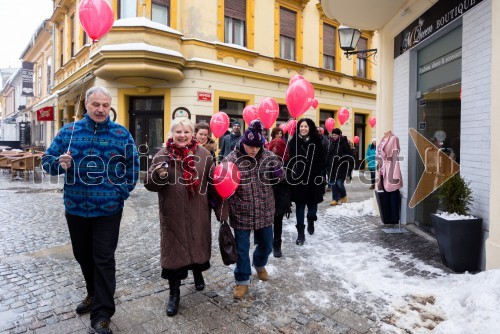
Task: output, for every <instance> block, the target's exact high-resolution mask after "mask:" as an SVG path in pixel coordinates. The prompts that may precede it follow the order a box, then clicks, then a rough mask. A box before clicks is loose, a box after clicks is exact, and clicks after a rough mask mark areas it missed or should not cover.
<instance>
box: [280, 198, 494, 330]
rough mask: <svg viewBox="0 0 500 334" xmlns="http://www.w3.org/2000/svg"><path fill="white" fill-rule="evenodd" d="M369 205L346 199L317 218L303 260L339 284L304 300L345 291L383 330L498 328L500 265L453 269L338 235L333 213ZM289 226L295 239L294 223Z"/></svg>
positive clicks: (326, 300) (326, 302) (320, 301)
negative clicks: (474, 270) (448, 270)
mask: <svg viewBox="0 0 500 334" xmlns="http://www.w3.org/2000/svg"><path fill="white" fill-rule="evenodd" d="M368 205H369V201H367V202H366V203H365V202H363V203H348V204H343V205H341V206H339V207H338V208H337V207H333V208H331V209H328V210H327V212H326V215H325V216H326V217H325V216H323V217H319V220H318V223H317V225H316V226H317V228H316V232H315V234H314V235H313V236H307V239H306V243H305V244H304V246H302V247H303V251H302V254H303V255H302V256H303V257H304V258H303V260H304V261H305V263H314V269H313V270H315V271H316V273H317V274H319V275H320V279H321V281H322V282H325V284H329V285H331V286H336V287H337V288H335V289H334V290H332V291H327V290H322V291H321V293H320V294H318V292H319V291H317V290H316V291H314V290H312V291H304V292H303V293H304V297H305V298H306V299H308V300H309V301H311V302H313V303H314V304H315V305H317V306H318V307H324V308H326V309H327V308H329V307H331V306H332V304H334V303H335V300H336V299H337V298H338V295H339V294H341V295H346V297H347V298H350V299H351V300H353V301H357V302H359V303H360V304H362V305H364V308H366V309H371V310H373V312H374V314H375V315H376V317H377V320H378V323H379V325H382V332H383V333H419V334H420V333H422V334H423V333H433V334H434V333H437V334H449V333H453V334H469V333H481V334H493V333H498V324H500V313H499V312H498V310H499V309H500V289H498V286H500V270H490V271H486V272H482V273H479V274H477V275H471V274H448V273H445V272H443V271H442V270H441V269H439V268H435V267H433V266H431V265H427V264H425V263H424V262H422V261H421V260H419V259H416V258H414V257H413V256H412V255H409V254H405V253H402V252H398V251H395V250H393V249H387V248H384V247H381V246H379V245H376V244H373V243H371V242H352V241H346V240H343V237H340V233H344V234H342V235H346V234H345V231H342V230H341V229H339V228H338V226H337V227H336V221H335V220H332V219H331V218H330V217H331V216H334V217H340V216H349V217H359V216H361V215H362V212H363V208H364V207H365V206H368ZM325 218H327V219H325ZM361 223H363V222H361ZM284 228H285V232H286V234H288V233H289V234H291V237H292V238H295V237H296V231H295V226H293V225H292V224H287V225H286V227H285V226H284ZM360 228H362V225H360ZM348 234H349V233H348ZM349 235H350V234H349ZM395 263H399V265H398V266H396V265H395ZM401 263H402V264H403V265H401ZM400 268H405V269H404V270H403V271H401V269H400ZM308 270H311V268H303V269H301V270H297V271H295V273H294V277H295V279H301V278H303V276H305V277H307V276H309V275H308V274H307V271H308ZM321 294H322V295H321Z"/></svg>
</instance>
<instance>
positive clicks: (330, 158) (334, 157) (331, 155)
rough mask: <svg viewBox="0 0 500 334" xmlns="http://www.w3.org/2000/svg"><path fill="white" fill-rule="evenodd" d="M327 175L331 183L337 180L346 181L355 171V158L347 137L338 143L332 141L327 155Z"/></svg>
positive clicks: (341, 138) (342, 137)
mask: <svg viewBox="0 0 500 334" xmlns="http://www.w3.org/2000/svg"><path fill="white" fill-rule="evenodd" d="M326 164H327V173H328V177H329V180H330V182H333V181H335V180H336V179H344V180H345V179H346V178H347V175H349V174H350V173H351V172H352V170H353V169H354V157H353V156H352V150H351V146H350V145H349V142H348V141H347V137H344V136H341V137H340V139H339V140H338V141H336V142H335V141H332V142H331V143H330V147H329V148H328V153H327V155H326Z"/></svg>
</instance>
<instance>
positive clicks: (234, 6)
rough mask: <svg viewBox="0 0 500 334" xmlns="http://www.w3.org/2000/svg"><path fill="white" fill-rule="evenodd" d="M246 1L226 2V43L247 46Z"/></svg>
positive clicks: (230, 0)
mask: <svg viewBox="0 0 500 334" xmlns="http://www.w3.org/2000/svg"><path fill="white" fill-rule="evenodd" d="M245 36H246V0H226V1H224V42H225V43H231V44H237V45H240V46H246V38H245Z"/></svg>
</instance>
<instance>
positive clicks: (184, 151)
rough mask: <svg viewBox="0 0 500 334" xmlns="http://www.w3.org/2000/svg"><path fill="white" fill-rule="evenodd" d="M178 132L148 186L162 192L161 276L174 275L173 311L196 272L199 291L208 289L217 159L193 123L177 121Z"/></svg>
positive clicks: (170, 311)
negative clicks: (211, 190)
mask: <svg viewBox="0 0 500 334" xmlns="http://www.w3.org/2000/svg"><path fill="white" fill-rule="evenodd" d="M170 132H171V134H172V137H171V138H169V139H168V141H167V143H166V147H165V148H163V149H162V150H160V151H159V152H158V153H157V154H156V155H155V157H154V158H153V164H152V166H151V167H150V168H149V170H148V174H147V176H146V180H145V182H144V186H145V187H146V189H148V190H150V191H154V192H157V193H158V199H159V209H160V233H161V235H160V239H161V259H160V262H161V267H162V273H161V277H162V278H165V279H168V284H169V286H170V297H169V300H168V305H167V310H166V311H167V315H168V316H174V315H175V314H177V310H178V307H179V300H180V285H181V280H182V279H185V278H186V277H187V274H188V270H192V271H193V276H194V281H195V287H196V290H203V289H204V287H205V282H204V280H203V275H202V271H204V270H207V269H208V268H210V262H209V260H210V256H211V243H212V238H211V236H212V235H211V228H210V208H209V206H208V198H207V187H208V178H209V173H210V169H211V168H212V165H213V159H212V156H211V154H210V152H208V151H207V150H206V149H205V148H203V147H202V146H200V145H198V142H197V141H196V140H195V139H194V138H193V132H194V129H193V124H192V123H191V121H190V120H188V119H184V118H180V119H175V120H174V121H173V122H172V126H171V129H170Z"/></svg>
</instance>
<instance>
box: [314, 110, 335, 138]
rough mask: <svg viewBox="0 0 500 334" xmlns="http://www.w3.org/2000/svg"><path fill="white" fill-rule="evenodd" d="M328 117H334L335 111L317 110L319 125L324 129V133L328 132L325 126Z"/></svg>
mask: <svg viewBox="0 0 500 334" xmlns="http://www.w3.org/2000/svg"><path fill="white" fill-rule="evenodd" d="M328 118H333V119H335V111H334V110H325V109H320V111H319V125H318V126H321V127H322V128H323V129H325V134H326V133H328V130H327V129H326V127H325V122H326V120H327V119H328Z"/></svg>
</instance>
